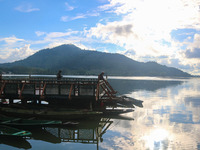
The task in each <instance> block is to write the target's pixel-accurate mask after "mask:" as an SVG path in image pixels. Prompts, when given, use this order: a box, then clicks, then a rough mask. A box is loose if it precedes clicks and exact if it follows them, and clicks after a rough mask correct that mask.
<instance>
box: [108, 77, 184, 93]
mask: <svg viewBox="0 0 200 150" xmlns="http://www.w3.org/2000/svg"><path fill="white" fill-rule="evenodd" d="M109 83H110V84H111V85H112V87H113V88H114V89H115V90H117V91H118V92H119V93H120V94H122V95H123V94H127V93H130V92H133V91H140V90H146V91H156V90H158V89H161V88H166V87H170V86H177V85H180V84H182V83H184V81H182V80H180V81H179V80H177V81H176V80H175V81H165V80H123V79H118V80H116V79H113V80H109Z"/></svg>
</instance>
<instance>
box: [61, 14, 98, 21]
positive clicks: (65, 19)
mask: <svg viewBox="0 0 200 150" xmlns="http://www.w3.org/2000/svg"><path fill="white" fill-rule="evenodd" d="M95 16H99V13H98V12H92V13H85V14H83V13H80V14H77V15H76V16H74V17H70V16H62V17H61V19H60V20H61V21H63V22H68V21H72V20H77V19H83V18H87V17H95Z"/></svg>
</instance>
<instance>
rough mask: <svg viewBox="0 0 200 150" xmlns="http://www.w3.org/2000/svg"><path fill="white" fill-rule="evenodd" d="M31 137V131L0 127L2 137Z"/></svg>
mask: <svg viewBox="0 0 200 150" xmlns="http://www.w3.org/2000/svg"><path fill="white" fill-rule="evenodd" d="M31 135H32V133H31V132H29V131H25V130H19V129H17V128H13V127H9V126H4V125H0V136H12V137H23V136H31Z"/></svg>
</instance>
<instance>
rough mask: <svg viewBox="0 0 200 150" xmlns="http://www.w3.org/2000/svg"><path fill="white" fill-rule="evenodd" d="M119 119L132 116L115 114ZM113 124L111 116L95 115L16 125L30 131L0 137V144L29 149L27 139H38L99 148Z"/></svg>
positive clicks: (30, 146) (29, 145)
mask: <svg viewBox="0 0 200 150" xmlns="http://www.w3.org/2000/svg"><path fill="white" fill-rule="evenodd" d="M114 118H115V119H119V120H133V119H132V118H128V117H123V116H118V117H117V116H115V117H114ZM112 124H113V121H112V118H108V117H107V118H106V117H105V118H102V117H95V118H89V119H84V120H73V121H69V120H62V124H58V125H49V126H48V125H46V126H37V127H35V128H33V127H32V126H31V127H29V126H18V127H17V128H18V129H23V130H26V131H30V132H31V133H32V135H31V136H29V137H23V138H10V137H6V138H5V137H0V144H5V145H8V146H12V147H15V148H19V149H21V148H22V149H31V148H32V147H34V146H32V145H31V144H30V143H29V140H38V141H42V142H48V143H52V144H59V143H62V142H70V143H84V144H95V145H96V148H97V149H99V143H100V142H103V137H102V136H103V135H104V134H105V133H106V131H107V130H108V129H109V127H110V126H111V125H112Z"/></svg>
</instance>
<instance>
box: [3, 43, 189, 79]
mask: <svg viewBox="0 0 200 150" xmlns="http://www.w3.org/2000/svg"><path fill="white" fill-rule="evenodd" d="M0 70H1V71H3V72H8V71H9V72H12V73H20V74H22V73H26V74H56V73H57V71H58V70H62V73H63V74H74V75H88V74H90V75H91V74H93V75H97V74H99V73H101V72H102V71H104V72H105V73H106V74H108V75H121V76H180V77H188V76H191V75H190V74H188V73H185V72H183V71H181V70H179V69H176V68H172V67H167V66H164V65H160V64H158V63H156V62H147V63H143V62H137V61H134V60H132V59H130V58H128V57H126V56H124V55H120V54H112V53H103V52H98V51H91V50H82V49H80V48H78V47H76V46H74V45H61V46H58V47H54V48H52V49H43V50H40V51H38V52H37V53H35V54H33V55H32V56H29V57H28V58H26V59H24V60H20V61H16V62H13V63H4V64H0Z"/></svg>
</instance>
